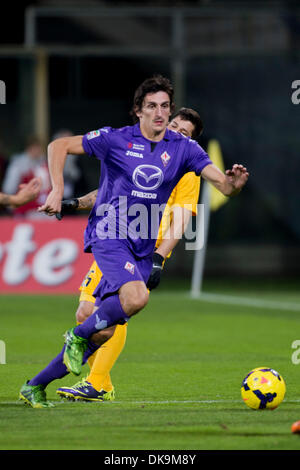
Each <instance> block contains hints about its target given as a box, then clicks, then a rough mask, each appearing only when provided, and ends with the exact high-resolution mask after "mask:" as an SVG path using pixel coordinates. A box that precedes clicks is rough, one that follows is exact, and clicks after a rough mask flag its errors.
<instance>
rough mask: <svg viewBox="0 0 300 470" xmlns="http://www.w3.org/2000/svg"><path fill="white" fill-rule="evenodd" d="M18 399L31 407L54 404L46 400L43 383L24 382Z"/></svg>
mask: <svg viewBox="0 0 300 470" xmlns="http://www.w3.org/2000/svg"><path fill="white" fill-rule="evenodd" d="M19 397H20V400H23V401H24V402H25V403H26V404H27V405H30V406H32V408H52V407H53V406H54V405H53V403H50V401H47V398H46V392H45V389H44V387H43V385H28V382H26V383H25V384H24V385H23V386H22V387H21V390H20V395H19Z"/></svg>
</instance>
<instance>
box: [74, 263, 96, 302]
mask: <svg viewBox="0 0 300 470" xmlns="http://www.w3.org/2000/svg"><path fill="white" fill-rule="evenodd" d="M101 277H102V272H101V271H100V269H99V268H98V265H97V263H96V261H94V262H93V264H92V265H91V267H90V269H89V272H88V273H87V275H86V276H85V278H84V280H83V281H82V284H81V286H80V287H79V290H80V291H81V294H80V297H79V302H81V301H82V300H85V301H87V302H93V303H95V300H96V299H95V297H93V292H94V290H95V289H96V287H97V285H98V284H99V282H100V279H101Z"/></svg>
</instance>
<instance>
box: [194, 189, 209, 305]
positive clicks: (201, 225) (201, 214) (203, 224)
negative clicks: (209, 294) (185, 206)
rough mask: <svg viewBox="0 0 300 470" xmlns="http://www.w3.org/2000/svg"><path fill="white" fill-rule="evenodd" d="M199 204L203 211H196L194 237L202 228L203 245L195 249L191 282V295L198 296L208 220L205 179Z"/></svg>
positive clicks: (207, 194) (201, 279)
mask: <svg viewBox="0 0 300 470" xmlns="http://www.w3.org/2000/svg"><path fill="white" fill-rule="evenodd" d="M200 204H203V205H204V210H203V211H198V214H197V219H198V220H197V223H196V239H197V237H199V236H200V230H203V234H204V237H203V246H202V247H201V248H200V249H198V250H196V251H195V255H194V264H193V273H192V283H191V291H190V292H191V296H192V297H199V295H200V294H201V290H202V282H203V273H204V266H205V256H206V248H207V239H208V232H209V220H210V187H209V184H208V182H207V181H203V183H202V194H201V200H200Z"/></svg>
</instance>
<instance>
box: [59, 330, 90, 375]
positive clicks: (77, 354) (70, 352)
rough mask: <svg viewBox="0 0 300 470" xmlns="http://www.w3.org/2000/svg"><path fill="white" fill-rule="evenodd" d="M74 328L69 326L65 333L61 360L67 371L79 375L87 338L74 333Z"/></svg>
mask: <svg viewBox="0 0 300 470" xmlns="http://www.w3.org/2000/svg"><path fill="white" fill-rule="evenodd" d="M75 328H76V327H73V328H70V330H68V331H66V333H65V344H66V347H65V351H64V359H63V361H64V364H65V366H66V368H67V369H68V371H69V372H72V374H74V375H80V372H81V366H82V359H83V355H84V352H85V350H86V348H87V346H88V340H87V339H85V338H81V337H80V336H77V335H75V334H74V329H75Z"/></svg>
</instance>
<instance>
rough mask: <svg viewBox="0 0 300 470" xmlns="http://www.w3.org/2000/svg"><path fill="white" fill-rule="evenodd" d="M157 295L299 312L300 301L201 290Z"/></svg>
mask: <svg viewBox="0 0 300 470" xmlns="http://www.w3.org/2000/svg"><path fill="white" fill-rule="evenodd" d="M159 295H170V296H173V297H174V295H178V296H179V295H180V296H181V297H184V298H187V297H188V298H190V299H191V300H198V301H199V300H200V301H203V302H211V303H217V304H227V305H243V306H245V307H258V308H269V309H271V310H289V311H294V312H300V303H296V302H295V303H294V302H281V301H274V300H266V299H254V298H251V297H238V296H233V295H226V294H209V293H206V292H203V293H201V294H198V295H193V296H192V295H191V294H188V293H187V292H181V293H180V292H177V293H174V292H172V291H165V292H160V293H159Z"/></svg>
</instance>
